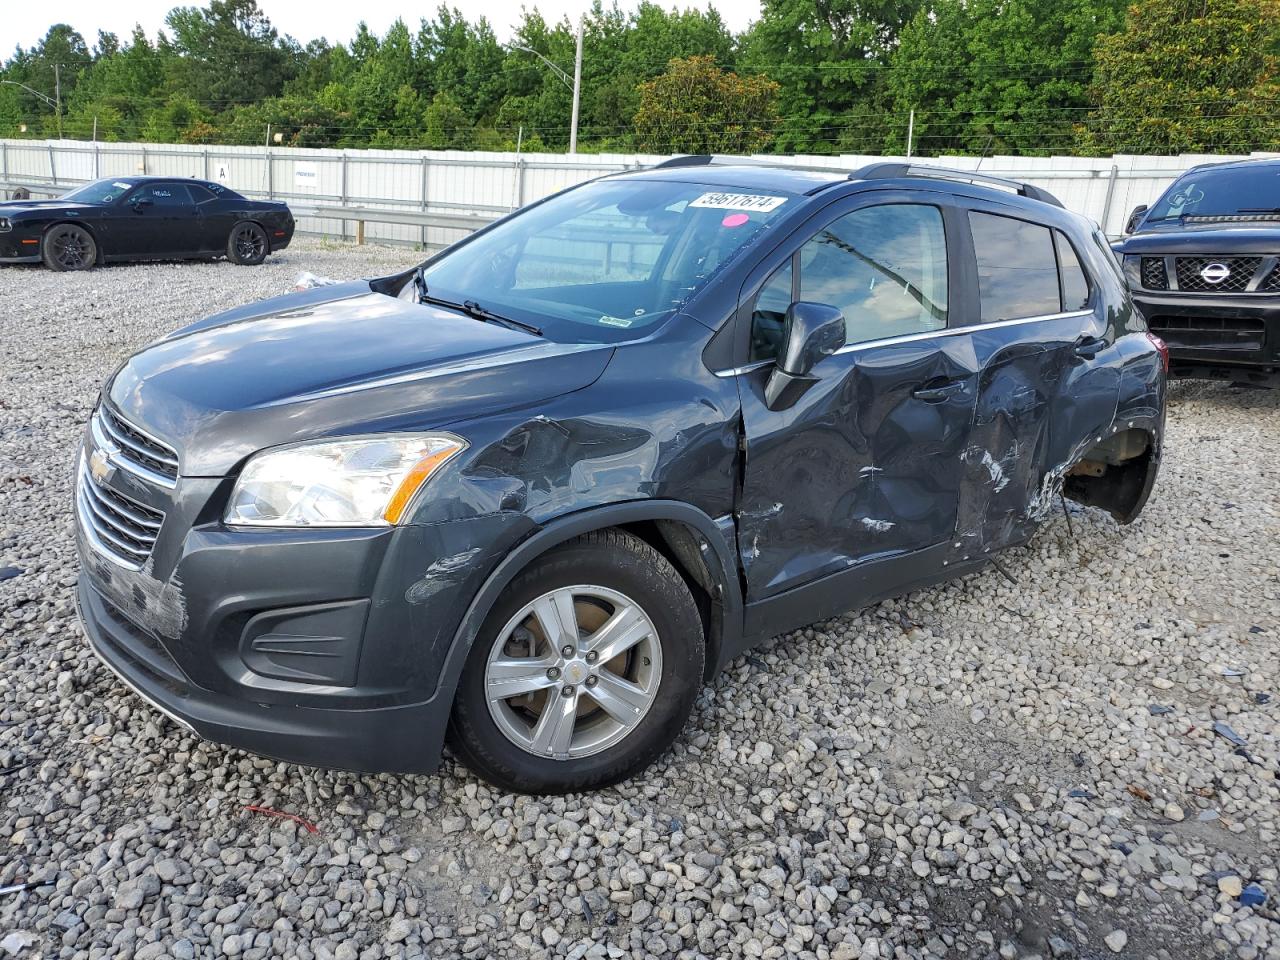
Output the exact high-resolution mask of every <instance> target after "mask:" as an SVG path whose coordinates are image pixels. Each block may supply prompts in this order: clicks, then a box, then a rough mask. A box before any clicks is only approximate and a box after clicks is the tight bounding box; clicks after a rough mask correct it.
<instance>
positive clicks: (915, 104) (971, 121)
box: [884, 0, 1124, 154]
mask: <svg viewBox="0 0 1280 960" xmlns="http://www.w3.org/2000/svg"><path fill="white" fill-rule="evenodd" d="M1123 2H1124V0H936V2H935V4H934V6H933V7H932V8H931V9H929V10H927V11H923V10H922V11H921V12H920V13H918V14H916V16H915V18H914V19H913V20H912V21H911V23H909V24H908V25H907V26H906V27H905V28H904V29H903V31H902V35H901V37H900V39H899V43H898V45H897V47H896V48H895V49H894V51H893V53H892V54H891V55H890V57H889V71H888V88H889V92H890V95H891V98H892V101H891V102H892V107H891V109H892V112H893V114H894V116H895V119H896V121H897V122H896V123H895V125H894V127H893V128H892V129H891V130H890V131H889V136H888V138H887V139H886V141H885V143H884V149H885V150H886V151H888V152H892V153H900V152H902V151H903V150H904V149H905V146H906V144H905V136H906V118H907V116H908V114H909V113H910V111H911V110H915V114H916V118H915V135H916V138H915V143H916V147H917V150H918V152H921V153H933V154H939V153H949V152H968V153H978V154H982V153H1015V154H1035V153H1051V152H1053V151H1055V150H1056V151H1057V152H1059V153H1061V152H1065V151H1067V150H1069V149H1070V147H1071V142H1072V138H1073V137H1074V132H1073V131H1074V127H1075V124H1076V123H1077V122H1078V120H1079V118H1080V116H1081V115H1082V112H1083V111H1084V110H1085V109H1087V108H1088V106H1089V98H1088V87H1089V68H1088V65H1089V64H1090V63H1091V62H1092V59H1093V47H1094V44H1095V42H1096V41H1097V38H1098V37H1099V35H1100V34H1103V33H1107V32H1110V31H1112V30H1115V29H1117V28H1118V27H1119V26H1120V24H1121V23H1122V20H1123V6H1122V4H1123Z"/></svg>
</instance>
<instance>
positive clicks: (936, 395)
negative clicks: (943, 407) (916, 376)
mask: <svg viewBox="0 0 1280 960" xmlns="http://www.w3.org/2000/svg"><path fill="white" fill-rule="evenodd" d="M963 390H964V381H963V380H944V381H941V382H939V381H937V380H930V381H929V382H928V383H925V384H921V385H920V386H918V387H916V388H915V389H914V390H912V391H911V396H913V397H915V398H916V399H917V400H923V401H924V402H925V403H942V402H943V401H944V400H948V399H950V398H951V397H954V396H955V395H956V394H957V393H960V392H962V391H963Z"/></svg>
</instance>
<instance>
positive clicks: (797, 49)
mask: <svg viewBox="0 0 1280 960" xmlns="http://www.w3.org/2000/svg"><path fill="white" fill-rule="evenodd" d="M922 6H923V0H824V2H822V3H814V2H813V0H762V3H761V12H760V19H759V20H757V21H756V22H755V23H754V24H752V27H751V29H750V30H749V31H748V32H747V34H746V36H744V37H743V40H742V54H741V56H740V58H739V63H738V66H739V68H740V69H743V70H750V71H754V72H757V73H761V74H764V75H766V76H768V77H771V78H772V79H774V80H776V81H777V82H778V84H779V91H778V110H779V112H780V113H781V114H782V116H783V118H784V119H783V121H782V123H781V124H780V125H779V128H778V135H777V140H776V142H775V144H774V146H775V148H776V149H777V150H779V151H782V152H792V151H793V152H797V153H831V152H833V151H834V150H835V149H837V145H838V146H839V148H841V149H846V150H858V151H859V152H864V153H871V152H874V151H875V150H877V149H878V148H879V144H880V143H881V141H882V140H883V139H884V135H885V130H886V121H887V118H886V116H885V109H884V108H885V102H884V100H885V94H884V89H883V73H884V70H883V68H884V65H885V61H886V58H887V57H888V55H889V53H890V51H891V50H892V49H893V47H894V45H895V44H896V42H897V38H898V34H899V33H900V32H901V30H902V28H903V26H904V25H905V24H907V23H908V22H909V21H910V20H911V18H912V17H913V16H915V14H916V12H917V11H918V10H919V9H921V7H922Z"/></svg>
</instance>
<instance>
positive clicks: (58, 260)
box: [40, 223, 98, 271]
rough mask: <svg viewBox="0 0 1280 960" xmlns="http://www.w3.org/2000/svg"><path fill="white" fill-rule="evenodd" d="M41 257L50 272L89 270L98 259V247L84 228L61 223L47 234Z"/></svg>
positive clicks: (41, 247)
mask: <svg viewBox="0 0 1280 960" xmlns="http://www.w3.org/2000/svg"><path fill="white" fill-rule="evenodd" d="M40 256H41V258H42V259H43V260H44V265H45V266H46V267H48V268H49V269H50V270H58V271H64V270H88V269H89V268H90V267H92V266H93V265H94V263H95V262H96V261H97V259H98V245H97V244H96V243H94V242H93V236H92V235H91V234H90V233H89V231H88V230H86V229H85V228H84V227H77V226H76V225H75V224H74V223H59V224H57V225H56V226H54V227H50V228H49V230H48V232H47V233H45V235H44V240H43V242H41V244H40Z"/></svg>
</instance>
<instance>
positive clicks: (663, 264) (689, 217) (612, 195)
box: [423, 178, 794, 343]
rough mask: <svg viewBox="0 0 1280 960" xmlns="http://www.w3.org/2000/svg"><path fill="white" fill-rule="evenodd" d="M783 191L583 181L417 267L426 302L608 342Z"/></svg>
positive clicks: (725, 255) (643, 317)
mask: <svg viewBox="0 0 1280 960" xmlns="http://www.w3.org/2000/svg"><path fill="white" fill-rule="evenodd" d="M789 200H794V195H791V194H785V195H784V194H777V193H771V194H765V193H762V192H758V191H754V190H748V189H740V188H730V189H728V190H726V189H724V188H718V187H713V186H710V185H707V184H701V183H675V182H671V181H667V180H640V179H635V178H626V179H618V180H601V181H597V182H594V183H589V184H586V185H584V186H582V187H579V188H577V189H575V190H571V191H569V192H568V193H565V194H562V195H561V196H558V197H555V198H553V199H551V200H548V201H547V202H545V203H542V204H539V205H538V206H536V207H532V208H530V209H529V210H528V211H527V212H525V213H522V214H521V215H519V216H517V217H514V218H512V219H511V220H509V221H508V222H506V223H504V224H502V225H501V226H498V227H495V228H494V229H493V230H491V231H490V232H489V233H487V234H484V235H482V236H479V237H476V238H475V239H474V240H472V241H471V242H470V243H467V244H465V245H463V246H461V247H459V248H457V249H456V250H454V251H451V252H448V253H446V254H444V255H443V256H442V258H441V259H439V260H437V261H435V262H434V263H431V264H429V265H428V266H427V267H426V268H425V271H424V278H423V279H424V280H425V281H426V284H427V288H428V291H429V295H430V297H431V298H432V299H441V300H446V301H452V302H455V303H463V302H465V301H468V300H473V301H477V302H478V303H479V304H480V305H481V306H483V307H484V309H486V310H489V311H491V312H494V313H498V314H502V315H505V316H508V317H511V318H513V319H517V320H520V321H522V322H524V323H529V324H534V325H536V326H538V327H540V328H542V329H543V330H544V331H545V332H546V334H547V335H548V336H549V337H551V338H553V339H562V340H572V341H594V342H606V343H607V342H611V341H618V340H623V339H629V338H631V337H634V336H635V335H636V334H637V333H638V332H639V331H641V330H643V329H645V328H646V327H652V326H653V325H655V324H657V323H659V322H661V321H662V320H664V319H666V318H667V317H669V316H671V314H672V313H673V312H675V311H676V310H679V309H680V307H681V306H682V305H683V304H684V303H685V302H686V301H687V300H688V299H689V298H690V297H691V296H692V295H693V294H694V293H696V292H697V291H698V290H700V289H701V288H702V287H703V286H705V285H706V283H707V281H708V279H709V278H710V277H711V276H712V275H714V274H715V273H716V272H717V271H718V270H720V269H721V268H722V267H723V266H724V265H725V264H726V263H728V262H729V260H730V259H732V258H733V257H734V256H735V255H736V254H737V253H739V252H740V251H741V250H742V249H744V248H745V247H746V246H747V245H748V243H749V242H750V241H751V240H752V239H753V238H754V237H756V236H757V235H758V234H759V233H760V231H761V230H762V229H763V228H764V227H765V225H766V224H767V223H768V222H769V221H770V220H772V219H774V218H775V217H777V216H778V215H779V214H780V212H781V211H782V210H784V209H786V204H787V202H788V201H789Z"/></svg>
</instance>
